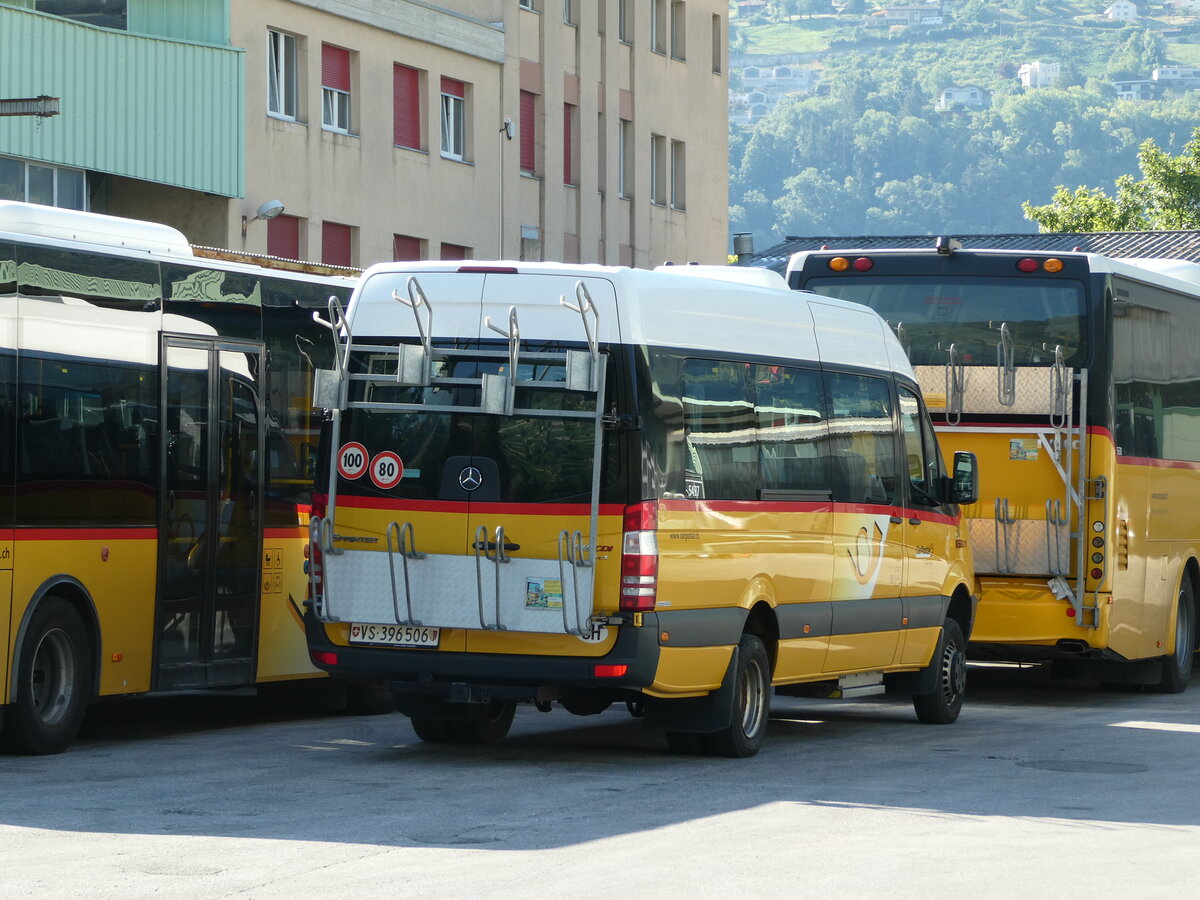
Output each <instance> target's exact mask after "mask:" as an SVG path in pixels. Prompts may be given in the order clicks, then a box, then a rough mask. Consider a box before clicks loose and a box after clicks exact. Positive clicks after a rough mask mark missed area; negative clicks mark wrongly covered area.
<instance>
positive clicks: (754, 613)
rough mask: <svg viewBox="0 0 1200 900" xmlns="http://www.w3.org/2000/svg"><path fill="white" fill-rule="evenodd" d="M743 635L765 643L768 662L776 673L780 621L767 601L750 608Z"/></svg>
mask: <svg viewBox="0 0 1200 900" xmlns="http://www.w3.org/2000/svg"><path fill="white" fill-rule="evenodd" d="M742 633H743V634H753V635H756V636H757V637H758V639H759V640H761V641H762V642H763V646H764V647H766V649H767V660H768V661H769V662H770V664H771V671H772V672H774V671H775V661H776V659H777V657H778V655H779V620H778V619H777V618H776V617H775V610H774V608H772V606H771V604H769V603H768V602H767V601H766V600H759V601H757V602H756V603H755V604H754V605H753V606H751V607H750V610H749V611H748V613H747V615H746V621H745V623H744V624H743V625H742Z"/></svg>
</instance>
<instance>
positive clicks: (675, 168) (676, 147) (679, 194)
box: [671, 141, 687, 209]
mask: <svg viewBox="0 0 1200 900" xmlns="http://www.w3.org/2000/svg"><path fill="white" fill-rule="evenodd" d="M685 151H686V147H685V145H684V143H683V141H671V206H673V207H675V209H686V208H687V197H686V195H685V193H684V187H685V185H686V183H687V179H686V174H685V173H686V168H685V163H686V156H685Z"/></svg>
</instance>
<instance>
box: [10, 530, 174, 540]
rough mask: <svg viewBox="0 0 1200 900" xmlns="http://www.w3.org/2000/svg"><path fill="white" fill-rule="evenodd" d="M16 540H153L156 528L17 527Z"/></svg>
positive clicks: (156, 534) (156, 532) (156, 536)
mask: <svg viewBox="0 0 1200 900" xmlns="http://www.w3.org/2000/svg"><path fill="white" fill-rule="evenodd" d="M13 539H14V540H18V541H153V540H157V539H158V529H157V528H137V527H133V528H17V529H14V531H13Z"/></svg>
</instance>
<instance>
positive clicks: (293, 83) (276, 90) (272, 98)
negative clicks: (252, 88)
mask: <svg viewBox="0 0 1200 900" xmlns="http://www.w3.org/2000/svg"><path fill="white" fill-rule="evenodd" d="M298 109H299V83H298V81H297V79H296V36H295V35H294V34H285V33H284V32H282V31H268V32H267V112H269V113H270V114H271V115H273V116H279V117H280V118H283V119H292V120H295V119H296V115H297V112H298Z"/></svg>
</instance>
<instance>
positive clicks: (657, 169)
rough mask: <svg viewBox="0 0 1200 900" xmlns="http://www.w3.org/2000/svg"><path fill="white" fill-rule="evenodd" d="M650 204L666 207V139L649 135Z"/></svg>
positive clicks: (656, 135) (658, 135)
mask: <svg viewBox="0 0 1200 900" xmlns="http://www.w3.org/2000/svg"><path fill="white" fill-rule="evenodd" d="M650 202H651V203H656V204H659V205H660V206H666V205H667V139H666V138H665V137H663V136H662V135H661V134H652V135H650Z"/></svg>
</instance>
